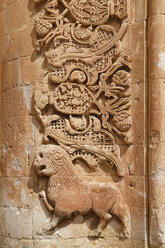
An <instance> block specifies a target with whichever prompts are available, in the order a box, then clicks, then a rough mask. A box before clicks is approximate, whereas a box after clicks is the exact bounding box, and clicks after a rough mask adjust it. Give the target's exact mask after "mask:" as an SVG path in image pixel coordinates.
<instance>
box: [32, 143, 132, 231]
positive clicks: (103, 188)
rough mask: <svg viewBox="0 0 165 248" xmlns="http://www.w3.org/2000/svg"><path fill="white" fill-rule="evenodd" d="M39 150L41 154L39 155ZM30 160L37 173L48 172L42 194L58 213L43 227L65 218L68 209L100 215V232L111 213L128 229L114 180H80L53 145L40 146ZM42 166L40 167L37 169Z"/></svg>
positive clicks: (68, 214) (70, 211)
mask: <svg viewBox="0 0 165 248" xmlns="http://www.w3.org/2000/svg"><path fill="white" fill-rule="evenodd" d="M41 153H42V156H40V155H39V154H41ZM34 164H35V167H36V169H37V171H38V174H39V175H46V176H49V180H48V185H47V189H46V198H47V200H48V202H49V204H50V205H51V207H52V209H53V210H54V214H55V216H58V220H56V221H54V223H53V224H52V223H51V225H50V226H49V227H47V228H46V229H45V230H50V229H52V228H54V227H55V226H56V225H57V224H58V222H59V221H60V220H61V219H64V218H69V217H70V216H71V214H72V213H79V214H82V215H83V214H86V213H88V212H89V211H90V210H93V212H94V213H95V214H96V215H97V216H98V217H99V218H100V224H99V226H98V229H97V234H99V233H101V231H102V230H103V228H104V227H105V225H106V224H107V222H108V221H109V220H110V218H111V217H112V215H116V216H117V217H119V219H120V220H121V221H122V222H123V224H124V228H125V233H128V232H129V231H128V229H129V228H128V225H129V224H128V222H129V221H128V219H129V215H128V212H127V209H126V206H125V204H124V203H123V200H122V197H121V193H120V190H119V189H118V187H117V186H116V185H115V184H114V183H108V184H103V183H87V182H83V181H82V180H80V178H79V177H78V176H77V175H76V172H75V171H74V166H73V163H72V161H71V160H70V157H69V155H68V154H67V153H66V151H64V150H63V149H62V148H61V147H59V146H55V145H47V146H42V147H41V148H40V149H39V152H38V156H36V158H35V163H34ZM42 167H43V168H44V169H42V170H41V168H42ZM41 173H42V174H41ZM111 214H112V215H111Z"/></svg>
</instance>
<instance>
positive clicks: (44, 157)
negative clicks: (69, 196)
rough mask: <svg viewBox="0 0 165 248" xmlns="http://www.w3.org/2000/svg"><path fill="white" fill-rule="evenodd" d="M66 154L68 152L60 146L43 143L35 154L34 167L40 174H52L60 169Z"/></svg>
mask: <svg viewBox="0 0 165 248" xmlns="http://www.w3.org/2000/svg"><path fill="white" fill-rule="evenodd" d="M66 156H67V157H68V154H67V153H66V151H64V150H63V149H62V148H61V147H60V146H57V145H41V146H40V147H39V148H38V150H37V152H36V154H35V158H34V162H33V167H34V169H35V171H36V172H37V174H38V175H39V176H51V175H54V174H56V173H57V172H58V171H59V170H60V167H62V166H63V164H64V163H63V158H64V157H66Z"/></svg>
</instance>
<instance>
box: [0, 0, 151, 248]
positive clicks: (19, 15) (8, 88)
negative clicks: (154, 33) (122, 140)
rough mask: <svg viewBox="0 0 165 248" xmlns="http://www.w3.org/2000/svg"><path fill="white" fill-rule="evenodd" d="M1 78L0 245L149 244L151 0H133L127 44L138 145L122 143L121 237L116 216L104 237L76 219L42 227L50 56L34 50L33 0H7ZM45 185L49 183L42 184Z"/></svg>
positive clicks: (81, 247) (102, 247)
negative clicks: (44, 83)
mask: <svg viewBox="0 0 165 248" xmlns="http://www.w3.org/2000/svg"><path fill="white" fill-rule="evenodd" d="M1 13H2V29H3V36H2V37H1V39H0V41H1V40H2V42H3V46H2V58H3V61H2V84H1V89H0V90H1V96H2V97H1V110H2V113H1V114H2V116H1V118H2V124H1V125H2V127H1V130H2V133H1V137H2V139H1V146H0V154H1V167H0V248H10V247H12V248H31V247H35V248H44V247H46V248H65V247H67V248H69V247H76V248H93V247H95V248H111V247H112V248H119V247H120V248H134V247H136V248H143V247H148V245H147V230H148V226H147V215H148V207H147V197H148V194H147V187H148V186H147V166H146V161H147V158H146V150H147V138H146V137H147V136H146V134H147V130H146V126H147V122H146V118H147V112H146V111H147V107H146V106H147V104H146V101H147V94H148V93H147V89H148V86H147V73H146V63H147V58H146V35H147V34H146V3H145V0H130V26H129V30H128V32H127V34H126V36H125V37H124V39H123V41H122V47H123V49H124V50H125V51H127V52H128V53H130V55H131V57H132V72H131V76H132V117H133V128H132V129H133V136H134V140H133V145H131V146H122V147H121V157H122V160H123V163H124V164H125V165H127V166H128V168H127V176H126V179H125V181H130V183H129V184H128V185H130V186H129V187H128V192H127V193H128V195H129V197H128V199H129V203H130V209H131V225H132V228H131V237H130V239H128V240H124V239H119V237H118V234H117V232H116V230H115V228H116V224H115V221H114V224H113V222H112V223H111V225H108V227H107V228H106V230H105V231H104V233H103V235H102V237H100V238H98V239H95V238H87V232H88V228H87V224H86V222H85V223H84V221H83V219H82V217H76V218H75V219H74V221H73V223H68V224H67V225H66V226H65V227H64V228H63V229H61V230H59V231H58V232H56V233H55V234H54V235H53V236H45V237H41V236H39V235H37V231H38V230H39V229H40V228H41V227H42V226H43V225H44V224H45V223H47V222H49V221H50V214H49V212H48V211H47V210H46V208H45V207H44V206H43V204H42V202H41V201H40V200H39V198H38V191H37V189H39V187H40V185H38V182H37V180H36V176H35V175H34V173H33V171H32V170H31V165H32V162H33V156H34V153H35V151H36V149H37V147H38V146H39V145H40V144H41V138H42V135H41V126H40V124H39V122H38V121H37V119H36V116H35V111H34V109H33V98H32V96H33V92H34V88H35V83H36V82H39V81H41V80H42V78H43V76H44V73H45V71H44V69H42V68H43V66H42V64H43V57H42V56H41V55H39V54H37V53H36V52H35V51H34V47H33V40H32V39H33V38H34V37H35V35H34V31H33V22H34V16H35V14H36V13H35V9H34V3H33V1H32V0H2V12H1ZM43 183H44V182H43Z"/></svg>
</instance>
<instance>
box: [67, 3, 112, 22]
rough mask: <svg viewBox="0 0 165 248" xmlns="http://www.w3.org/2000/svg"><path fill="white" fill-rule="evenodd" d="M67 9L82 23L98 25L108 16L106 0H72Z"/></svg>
mask: <svg viewBox="0 0 165 248" xmlns="http://www.w3.org/2000/svg"><path fill="white" fill-rule="evenodd" d="M69 10H70V11H71V13H72V15H73V17H74V18H75V19H76V20H77V21H79V22H80V23H82V24H84V25H100V24H103V23H105V22H106V21H107V20H108V18H109V6H108V0H102V1H99V0H92V1H91V0H72V1H71V3H70V5H69Z"/></svg>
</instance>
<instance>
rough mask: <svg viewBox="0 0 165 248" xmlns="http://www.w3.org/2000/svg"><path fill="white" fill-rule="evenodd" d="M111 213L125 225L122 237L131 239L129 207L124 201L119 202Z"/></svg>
mask: <svg viewBox="0 0 165 248" xmlns="http://www.w3.org/2000/svg"><path fill="white" fill-rule="evenodd" d="M111 213H112V214H114V215H116V216H117V217H118V218H119V219H120V220H121V222H122V223H123V227H124V229H123V232H122V233H121V235H120V236H122V237H125V238H129V236H130V232H131V226H130V225H131V221H130V213H129V210H128V209H127V206H126V205H125V204H123V202H122V201H119V202H117V203H116V204H115V205H114V206H113V208H112V209H111Z"/></svg>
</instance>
